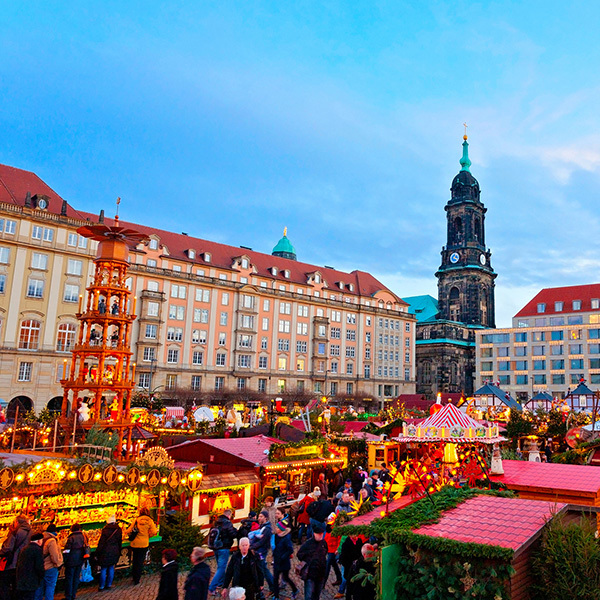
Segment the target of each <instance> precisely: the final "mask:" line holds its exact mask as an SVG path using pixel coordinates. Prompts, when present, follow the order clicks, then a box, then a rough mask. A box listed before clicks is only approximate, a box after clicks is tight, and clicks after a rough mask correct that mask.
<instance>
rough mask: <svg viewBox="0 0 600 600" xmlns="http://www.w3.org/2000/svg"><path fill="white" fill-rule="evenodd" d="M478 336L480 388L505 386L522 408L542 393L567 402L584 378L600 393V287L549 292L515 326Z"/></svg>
mask: <svg viewBox="0 0 600 600" xmlns="http://www.w3.org/2000/svg"><path fill="white" fill-rule="evenodd" d="M476 336H477V383H478V384H479V385H481V384H483V383H484V382H485V381H486V380H489V381H496V382H499V384H500V386H501V387H502V389H504V390H506V391H508V392H510V394H511V395H513V396H516V398H517V400H520V401H521V402H522V404H525V402H527V400H528V399H529V398H531V397H532V396H533V395H534V394H535V393H537V392H540V391H547V392H548V393H550V394H551V395H552V396H553V397H556V398H563V397H564V396H565V395H566V394H567V392H568V390H569V389H571V390H572V389H574V388H575V387H576V386H577V385H578V384H579V382H580V381H581V379H585V380H586V381H587V384H588V386H589V387H590V388H591V389H592V390H594V391H595V390H597V389H599V388H600V284H590V285H577V286H570V287H559V288H546V289H543V290H541V291H540V292H539V293H538V294H537V295H536V296H535V297H534V298H532V300H531V301H530V302H528V303H527V304H526V305H525V306H524V307H523V308H522V309H521V310H520V311H519V312H518V313H517V314H516V315H515V316H514V317H513V322H512V327H508V328H502V329H494V330H491V329H483V330H480V331H477V332H476Z"/></svg>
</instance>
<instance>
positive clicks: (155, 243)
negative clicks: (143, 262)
mask: <svg viewBox="0 0 600 600" xmlns="http://www.w3.org/2000/svg"><path fill="white" fill-rule="evenodd" d="M148 248H150V250H158V240H155V239H150V243H149V244H148Z"/></svg>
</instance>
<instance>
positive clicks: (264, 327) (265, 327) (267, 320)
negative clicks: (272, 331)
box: [262, 317, 269, 331]
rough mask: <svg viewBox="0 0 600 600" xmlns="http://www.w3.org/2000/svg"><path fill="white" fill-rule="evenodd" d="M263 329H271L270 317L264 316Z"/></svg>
mask: <svg viewBox="0 0 600 600" xmlns="http://www.w3.org/2000/svg"><path fill="white" fill-rule="evenodd" d="M262 330H263V331H269V319H268V317H263V320H262Z"/></svg>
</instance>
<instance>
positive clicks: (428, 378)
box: [423, 360, 431, 383]
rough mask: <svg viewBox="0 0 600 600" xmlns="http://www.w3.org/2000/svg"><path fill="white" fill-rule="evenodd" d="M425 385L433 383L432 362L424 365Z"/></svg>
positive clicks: (427, 361)
mask: <svg viewBox="0 0 600 600" xmlns="http://www.w3.org/2000/svg"><path fill="white" fill-rule="evenodd" d="M423 383H431V361H429V360H426V361H425V362H424V363H423Z"/></svg>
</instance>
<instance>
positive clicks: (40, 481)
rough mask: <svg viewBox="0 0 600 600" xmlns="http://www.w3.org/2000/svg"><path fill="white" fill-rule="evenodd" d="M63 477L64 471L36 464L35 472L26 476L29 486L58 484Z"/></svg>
mask: <svg viewBox="0 0 600 600" xmlns="http://www.w3.org/2000/svg"><path fill="white" fill-rule="evenodd" d="M88 466H89V465H88ZM90 469H91V467H90ZM93 473H94V470H93V469H92V474H93ZM64 476H65V472H64V470H63V471H59V470H58V469H55V468H53V467H51V466H49V465H46V464H42V465H40V464H38V465H36V467H35V470H34V471H32V472H30V475H28V477H29V481H28V483H29V485H50V484H53V483H60V482H61V481H62V480H63V478H64Z"/></svg>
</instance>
